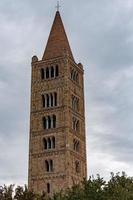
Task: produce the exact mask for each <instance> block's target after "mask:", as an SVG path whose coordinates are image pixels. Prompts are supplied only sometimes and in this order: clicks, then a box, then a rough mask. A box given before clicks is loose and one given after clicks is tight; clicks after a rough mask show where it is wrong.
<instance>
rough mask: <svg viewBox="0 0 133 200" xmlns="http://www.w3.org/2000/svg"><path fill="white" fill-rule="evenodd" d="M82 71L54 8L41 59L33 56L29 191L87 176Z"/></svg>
mask: <svg viewBox="0 0 133 200" xmlns="http://www.w3.org/2000/svg"><path fill="white" fill-rule="evenodd" d="M83 73H84V71H83V66H82V64H81V63H79V64H77V63H76V62H75V61H74V58H73V54H72V51H71V48H70V45H69V42H68V39H67V35H66V32H65V29H64V26H63V23H62V19H61V16H60V13H59V11H57V12H56V15H55V19H54V22H53V26H52V29H51V32H50V35H49V39H48V42H47V45H46V49H45V51H44V54H43V57H42V60H38V58H37V56H33V57H32V80H31V112H30V141H29V175H28V186H29V190H33V191H34V192H37V193H42V192H43V191H44V192H46V193H49V194H50V195H52V194H53V193H54V192H58V191H60V190H61V189H66V188H68V187H71V186H73V185H74V184H78V183H80V182H81V181H82V180H83V178H86V176H87V170H86V140H85V114H84V83H83V82H84V80H83Z"/></svg>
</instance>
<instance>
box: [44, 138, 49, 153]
mask: <svg viewBox="0 0 133 200" xmlns="http://www.w3.org/2000/svg"><path fill="white" fill-rule="evenodd" d="M43 145H44V149H45V150H46V149H47V148H48V147H47V140H46V139H45V138H44V139H43Z"/></svg>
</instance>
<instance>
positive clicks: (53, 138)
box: [52, 137, 55, 149]
mask: <svg viewBox="0 0 133 200" xmlns="http://www.w3.org/2000/svg"><path fill="white" fill-rule="evenodd" d="M52 148H53V149H55V137H52Z"/></svg>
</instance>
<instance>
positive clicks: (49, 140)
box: [48, 138, 51, 149]
mask: <svg viewBox="0 0 133 200" xmlns="http://www.w3.org/2000/svg"><path fill="white" fill-rule="evenodd" d="M48 149H51V139H50V138H48Z"/></svg>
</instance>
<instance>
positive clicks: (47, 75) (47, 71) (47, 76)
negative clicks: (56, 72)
mask: <svg viewBox="0 0 133 200" xmlns="http://www.w3.org/2000/svg"><path fill="white" fill-rule="evenodd" d="M48 78H49V68H48V67H47V68H46V79H48Z"/></svg>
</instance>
